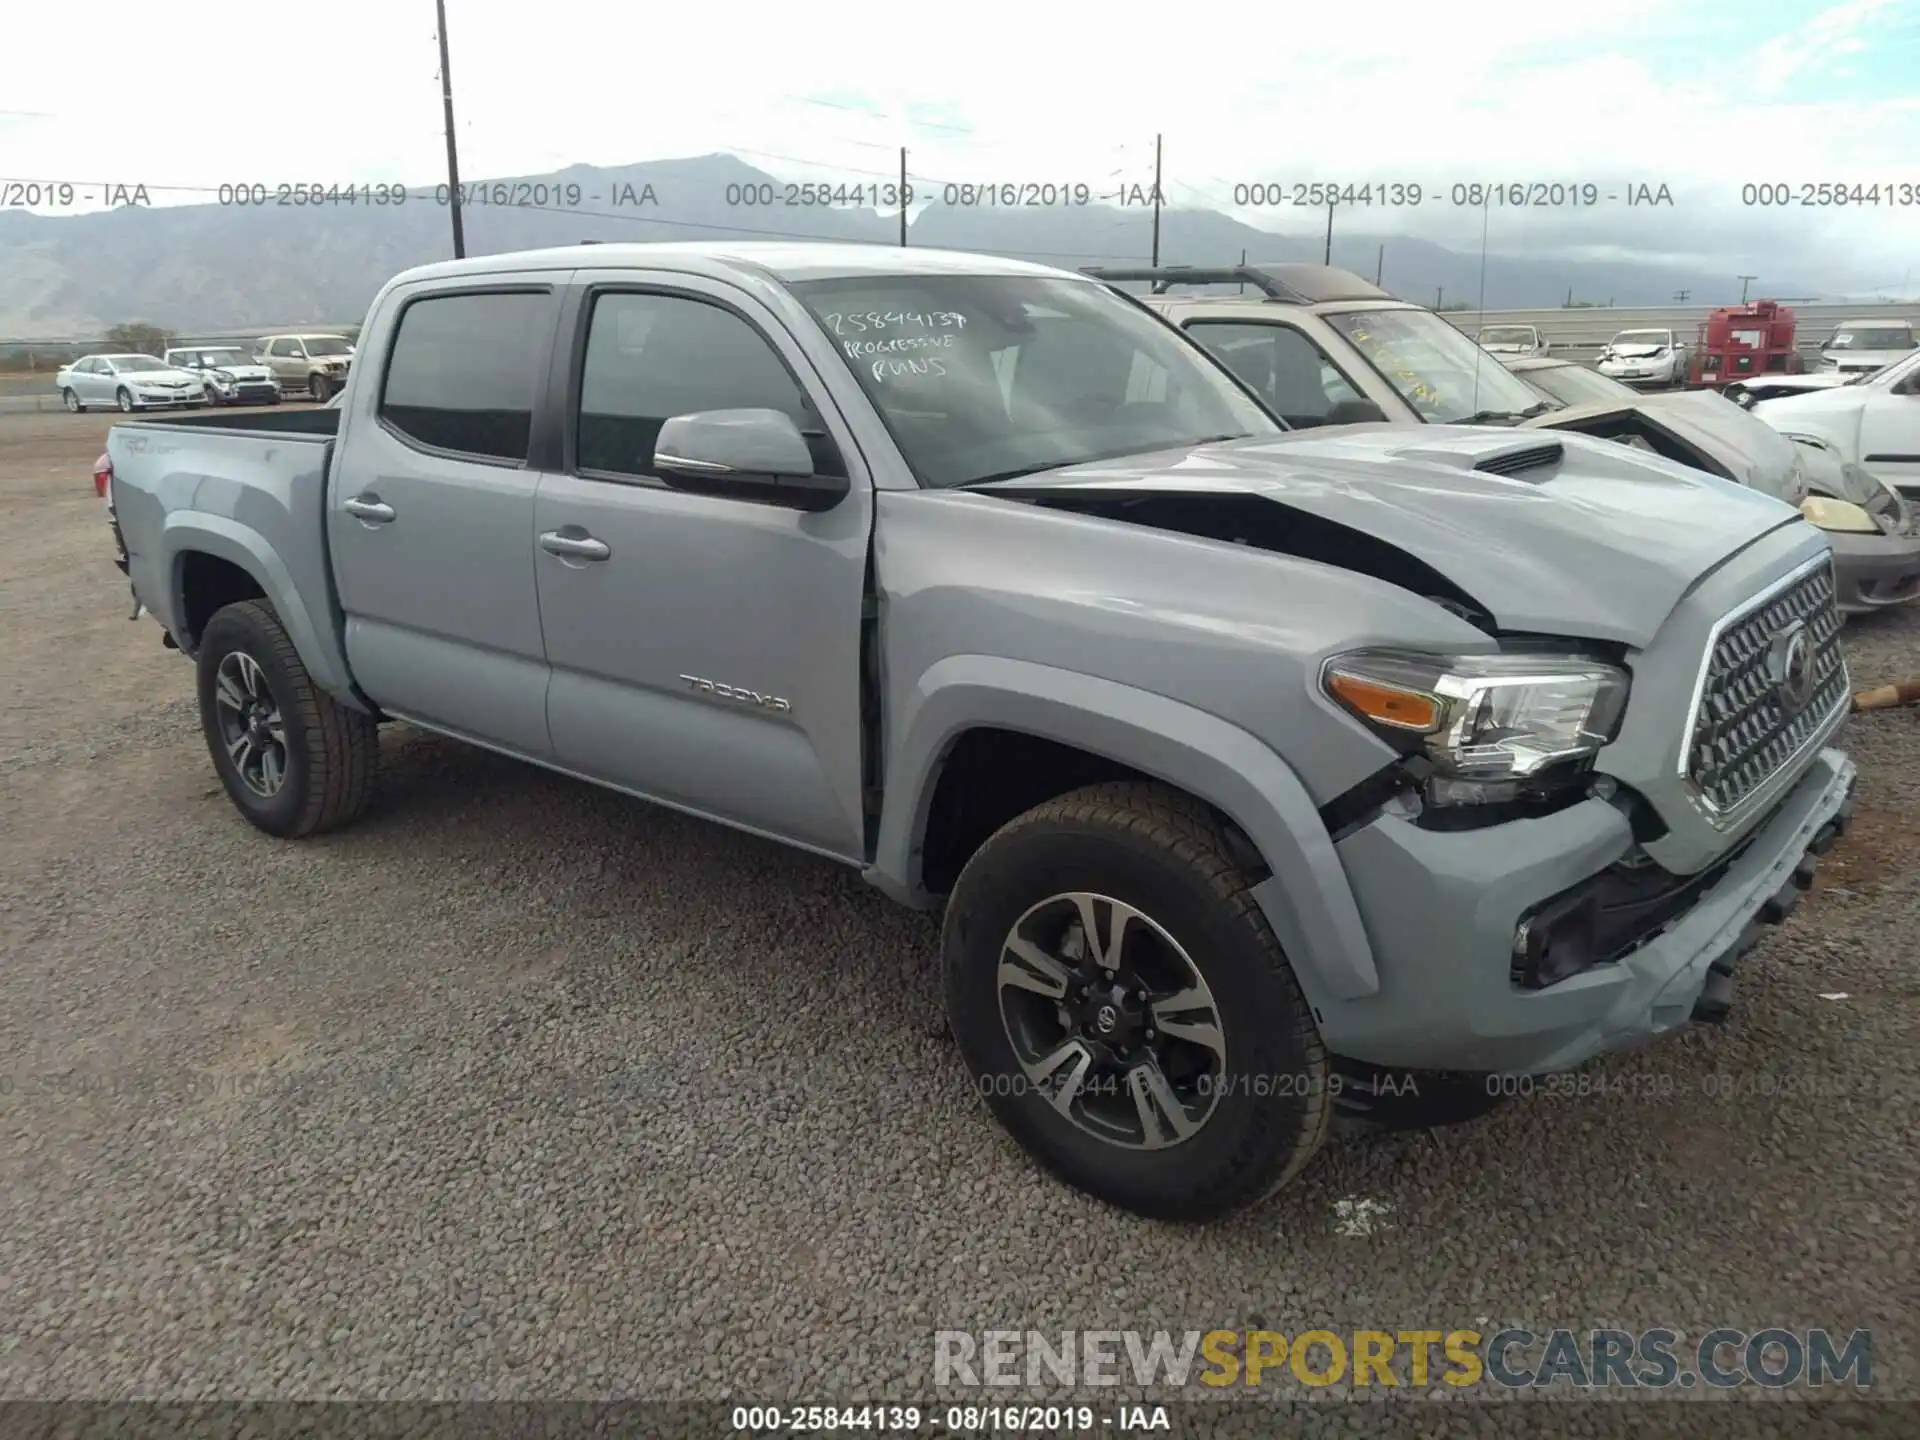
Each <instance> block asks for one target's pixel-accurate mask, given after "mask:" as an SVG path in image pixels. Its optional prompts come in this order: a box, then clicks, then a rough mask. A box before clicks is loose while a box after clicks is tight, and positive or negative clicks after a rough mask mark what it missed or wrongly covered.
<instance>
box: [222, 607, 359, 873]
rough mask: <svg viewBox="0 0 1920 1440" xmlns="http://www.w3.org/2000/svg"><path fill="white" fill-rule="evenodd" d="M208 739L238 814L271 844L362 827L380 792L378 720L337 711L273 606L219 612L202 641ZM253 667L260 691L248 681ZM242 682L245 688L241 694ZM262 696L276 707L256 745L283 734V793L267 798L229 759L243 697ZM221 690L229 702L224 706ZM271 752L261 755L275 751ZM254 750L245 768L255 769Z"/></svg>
mask: <svg viewBox="0 0 1920 1440" xmlns="http://www.w3.org/2000/svg"><path fill="white" fill-rule="evenodd" d="M196 664H197V666H198V669H199V681H200V729H201V732H202V733H203V734H204V735H205V736H206V739H207V751H208V753H209V754H210V755H211V756H212V757H213V767H214V769H215V770H216V771H218V772H219V775H220V782H221V784H223V785H225V786H226V789H227V795H228V796H229V798H231V799H232V801H233V803H234V806H235V807H236V808H237V809H238V810H239V811H240V813H241V814H242V815H244V816H246V817H247V819H248V820H250V821H252V822H253V824H254V825H256V826H257V827H258V828H260V829H262V830H264V831H266V832H267V833H268V834H269V835H277V836H279V837H281V838H282V839H299V838H303V837H305V836H308V835H318V834H320V833H322V832H324V831H327V830H335V829H338V828H339V827H340V826H342V825H345V824H347V823H348V822H349V821H351V820H352V819H354V817H356V816H357V815H358V814H359V813H360V811H361V810H362V808H364V806H365V805H366V802H367V796H368V795H369V793H371V791H372V788H373V777H374V771H375V769H376V766H377V762H378V758H379V739H378V737H379V731H378V728H377V727H376V725H375V723H374V721H373V719H372V717H370V716H367V715H363V714H361V713H360V712H359V711H356V710H349V709H347V708H346V707H345V706H343V705H339V704H336V703H335V701H334V700H333V698H332V697H331V696H329V695H328V694H327V693H326V692H325V691H323V690H321V689H320V688H319V687H318V686H316V685H315V684H314V683H313V677H312V676H311V675H309V674H308V673H307V667H306V666H305V665H304V664H302V663H301V660H300V655H299V652H298V651H296V650H295V649H294V648H293V641H292V640H290V639H289V638H288V637H287V632H286V629H285V627H284V626H282V625H281V623H280V617H279V616H278V615H276V614H275V613H274V610H273V607H272V606H271V605H270V604H268V603H267V602H266V601H265V600H243V601H240V602H239V603H237V604H233V605H228V606H225V607H224V608H222V609H221V610H219V611H217V612H215V614H214V617H213V619H211V620H210V621H208V622H207V627H206V631H205V633H204V634H203V635H202V636H201V637H200V647H199V654H198V657H197V660H196ZM249 666H251V667H252V671H253V674H254V675H256V676H257V677H258V679H259V681H260V682H262V683H261V684H260V685H259V686H258V687H257V689H256V688H255V687H253V686H251V685H250V684H248V683H247V682H246V680H245V679H243V678H242V676H243V675H244V672H247V671H248V669H249ZM236 681H237V682H238V684H237V686H236ZM236 688H237V690H238V693H240V694H242V695H248V694H249V693H252V694H260V695H263V696H264V700H265V702H266V703H267V704H269V705H270V706H271V707H272V715H273V716H275V717H277V725H276V724H275V723H274V721H272V720H268V721H267V722H266V723H265V724H264V725H262V726H261V727H259V728H257V729H253V730H252V731H251V733H252V735H253V736H254V737H256V738H258V737H264V736H267V735H271V734H274V733H275V732H276V731H277V733H278V736H279V739H278V741H277V745H278V749H279V753H280V755H281V757H282V759H281V762H280V764H279V765H278V767H277V769H278V771H279V783H278V784H277V785H273V786H271V787H270V789H268V790H267V791H266V792H265V793H263V791H262V790H261V789H259V788H256V785H255V783H254V780H255V779H262V778H264V779H271V776H267V775H259V774H256V775H255V776H254V779H250V778H249V771H250V770H251V769H252V766H251V764H249V765H247V766H245V767H243V765H242V764H241V763H238V762H237V761H236V759H235V755H234V753H233V752H232V751H231V750H230V748H229V744H228V738H229V736H230V734H231V733H232V728H233V725H234V722H236V721H238V720H239V719H241V713H240V707H239V706H236V705H235V704H233V703H230V700H231V697H232V696H233V695H234V694H235V693H236ZM223 690H224V691H225V692H226V696H227V697H228V698H223V694H222V692H223ZM272 743H275V742H270V743H267V744H264V745H263V746H262V749H271V748H272ZM258 753H259V752H258V751H255V750H254V749H253V747H252V746H251V745H250V746H249V747H247V749H246V750H245V751H243V752H242V757H241V758H242V760H246V761H249V762H251V760H252V759H253V758H254V756H255V755H257V754H258Z"/></svg>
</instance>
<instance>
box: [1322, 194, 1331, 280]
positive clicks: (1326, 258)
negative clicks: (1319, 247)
mask: <svg viewBox="0 0 1920 1440" xmlns="http://www.w3.org/2000/svg"><path fill="white" fill-rule="evenodd" d="M1320 263H1321V264H1322V265H1331V264H1333V202H1332V201H1328V202H1327V249H1326V253H1325V254H1324V255H1323V256H1321V259H1320Z"/></svg>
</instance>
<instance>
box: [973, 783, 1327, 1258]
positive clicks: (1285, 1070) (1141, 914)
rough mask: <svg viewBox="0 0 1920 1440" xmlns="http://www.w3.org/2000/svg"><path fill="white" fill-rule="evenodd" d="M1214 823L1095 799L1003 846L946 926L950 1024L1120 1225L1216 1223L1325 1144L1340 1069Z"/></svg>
mask: <svg viewBox="0 0 1920 1440" xmlns="http://www.w3.org/2000/svg"><path fill="white" fill-rule="evenodd" d="M1237 853H1243V852H1237V850H1236V846H1235V845H1234V843H1233V841H1232V840H1231V839H1230V838H1229V836H1228V835H1227V833H1226V832H1225V830H1224V829H1223V828H1222V826H1221V824H1220V823H1219V822H1218V821H1217V820H1216V819H1215V818H1214V817H1213V816H1212V814H1211V812H1209V811H1208V810H1207V809H1206V807H1205V806H1203V805H1200V804H1199V803H1198V802H1196V801H1193V800H1191V799H1189V798H1188V797H1186V796H1184V795H1181V794H1179V793H1178V792H1175V791H1171V790H1168V789H1166V788H1164V787H1162V786H1158V785H1152V784H1144V783H1131V782H1129V783H1119V784H1108V785H1099V786H1094V787H1091V788H1089V789H1085V790H1079V791H1075V792H1074V793H1072V794H1069V795H1065V796H1062V797H1060V798H1059V799H1057V800H1052V801H1049V802H1047V803H1046V804H1044V805H1041V806H1038V807H1036V808H1035V809H1033V810H1030V811H1028V812H1027V813H1026V814H1024V815H1021V816H1019V817H1018V818H1017V819H1015V820H1013V821H1011V822H1009V823H1008V824H1007V825H1006V826H1004V827H1002V828H1001V829H1000V830H999V831H998V832H997V833H996V834H995V835H994V836H993V837H992V838H991V839H989V840H988V841H987V842H986V844H985V845H983V846H982V847H981V848H980V850H979V851H977V852H976V853H975V855H974V856H973V858H972V859H971V860H970V861H968V863H967V866H966V868H965V870H963V871H962V872H961V875H960V879H959V881H958V882H957V884H956V885H955V887H954V891H953V896H952V899H951V902H950V903H949V905H948V908H947V916H946V922H945V926H944V930H943V935H942V951H943V965H944V980H945V988H946V1003H947V1012H948V1017H949V1019H950V1021H951V1023H952V1026H953V1031H954V1034H955V1037H956V1038H957V1039H958V1041H959V1044H960V1049H961V1053H962V1054H963V1056H964V1057H965V1059H966V1063H967V1067H968V1069H969V1070H970V1071H971V1072H972V1074H973V1077H974V1081H975V1084H976V1085H977V1086H978V1088H979V1090H980V1093H981V1096H982V1098H983V1099H984V1100H985V1101H986V1103H987V1106H988V1108H989V1109H990V1110H991V1111H992V1112H993V1114H994V1115H995V1117H996V1118H997V1119H998V1120H999V1121H1000V1123H1001V1124H1002V1125H1004V1126H1005V1127H1006V1128H1007V1130H1008V1131H1009V1132H1010V1133H1011V1134H1012V1135H1013V1137H1014V1139H1015V1140H1017V1141H1018V1142H1019V1143H1020V1145H1021V1146H1023V1147H1024V1148H1025V1149H1026V1150H1027V1151H1028V1153H1029V1154H1031V1155H1032V1156H1033V1157H1034V1158H1035V1159H1037V1160H1038V1161H1040V1163H1041V1164H1043V1165H1045V1166H1046V1167H1047V1168H1048V1169H1050V1170H1052V1171H1053V1172H1054V1173H1055V1174H1057V1175H1059V1176H1060V1177H1061V1178H1063V1179H1065V1180H1066V1181H1067V1182H1068V1183H1070V1184H1072V1185H1074V1186H1077V1187H1078V1188H1080V1189H1082V1190H1085V1191H1087V1192H1088V1193H1090V1194H1093V1195H1096V1196H1098V1197H1099V1198H1101V1199H1103V1200H1106V1201H1108V1202H1109V1203H1111V1204H1114V1205H1118V1206H1121V1207H1123V1208H1125V1209H1128V1210H1132V1211H1134V1212H1136V1213H1138V1214H1142V1215H1147V1216H1151V1217H1154V1218H1156V1219H1166V1220H1206V1219H1212V1218H1214V1217H1216V1216H1219V1215H1223V1214H1226V1213H1228V1212H1230V1211H1233V1210H1236V1209H1239V1208H1241V1207H1243V1206H1246V1205H1251V1204H1253V1203H1255V1202H1256V1201H1259V1200H1261V1199H1263V1198H1265V1197H1266V1196H1267V1195H1269V1194H1271V1193H1272V1192H1273V1191H1275V1190H1277V1189H1279V1188H1280V1187H1281V1186H1282V1185H1284V1184H1285V1183H1286V1182H1287V1181H1289V1180H1291V1179H1292V1178H1293V1177H1294V1176H1295V1175H1297V1174H1298V1173H1299V1172H1300V1170H1301V1168H1302V1167H1303V1166H1304V1165H1305V1164H1306V1162H1307V1161H1308V1159H1309V1158H1311V1156H1312V1155H1313V1153H1314V1151H1315V1150H1317V1149H1318V1148H1319V1146H1320V1144H1321V1143H1322V1141H1323V1140H1324V1139H1325V1138H1326V1135H1327V1131H1328V1128H1329V1124H1330V1122H1331V1118H1332V1114H1333V1106H1332V1103H1331V1095H1330V1090H1331V1089H1332V1088H1333V1086H1334V1084H1335V1083H1337V1082H1333V1081H1332V1079H1331V1065H1330V1061H1329V1059H1328V1056H1327V1053H1326V1051H1325V1049H1324V1047H1323V1046H1322V1044H1321V1042H1320V1036H1319V1033H1318V1030H1317V1029H1316V1027H1315V1025H1314V1020H1313V1014H1312V1011H1311V1009H1310V1008H1309V1007H1308V1005H1307V1002H1306V999H1305V997H1304V996H1303V995H1302V993H1301V990H1300V986H1299V983H1298V982H1297V981H1296V980H1295V978H1294V975H1293V971H1292V969H1291V967H1290V966H1289V965H1288V963H1287V958H1286V956H1285V955H1284V954H1283V953H1282V951H1281V949H1280V944H1279V941H1278V940H1277V939H1276V938H1275V937H1274V934H1273V931H1272V929H1271V928H1270V927H1269V926H1268V924H1267V920H1266V916H1265V915H1264V914H1263V913H1262V912H1261V910H1260V907H1259V905H1258V904H1257V903H1256V902H1255V901H1254V899H1253V897H1252V895H1251V894H1250V893H1249V885H1250V883H1251V879H1252V877H1251V876H1250V875H1249V874H1248V873H1247V872H1246V871H1245V869H1244V868H1243V866H1242V862H1241V861H1240V860H1239V859H1237V858H1236V854H1237Z"/></svg>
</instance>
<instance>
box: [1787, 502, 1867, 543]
mask: <svg viewBox="0 0 1920 1440" xmlns="http://www.w3.org/2000/svg"><path fill="white" fill-rule="evenodd" d="M1800 513H1801V514H1802V515H1804V516H1806V517H1807V519H1809V520H1811V521H1812V522H1813V523H1814V524H1815V525H1818V526H1819V527H1820V528H1821V529H1822V530H1833V531H1837V532H1839V533H1840V534H1843V535H1877V534H1879V533H1880V527H1879V526H1878V525H1876V524H1874V523H1873V517H1872V516H1871V515H1869V514H1867V512H1866V511H1864V510H1862V509H1861V508H1860V507H1859V506H1858V505H1855V504H1853V503H1852V502H1851V501H1848V500H1835V499H1834V498H1833V497H1832V496H1830V495H1810V496H1808V497H1807V498H1806V499H1805V500H1803V501H1801V502H1800Z"/></svg>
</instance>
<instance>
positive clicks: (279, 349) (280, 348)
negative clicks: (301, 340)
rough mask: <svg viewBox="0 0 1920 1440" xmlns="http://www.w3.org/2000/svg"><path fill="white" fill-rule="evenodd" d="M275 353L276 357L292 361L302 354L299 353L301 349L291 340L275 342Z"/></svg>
mask: <svg viewBox="0 0 1920 1440" xmlns="http://www.w3.org/2000/svg"><path fill="white" fill-rule="evenodd" d="M273 353H274V354H275V355H282V356H285V357H286V358H287V359H289V360H291V359H293V358H294V357H295V356H297V355H298V354H299V353H300V351H299V348H298V347H297V346H296V345H295V344H294V343H293V341H291V340H276V341H274V342H273Z"/></svg>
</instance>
